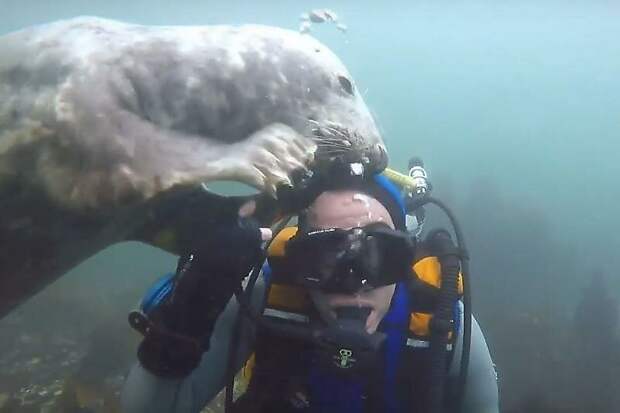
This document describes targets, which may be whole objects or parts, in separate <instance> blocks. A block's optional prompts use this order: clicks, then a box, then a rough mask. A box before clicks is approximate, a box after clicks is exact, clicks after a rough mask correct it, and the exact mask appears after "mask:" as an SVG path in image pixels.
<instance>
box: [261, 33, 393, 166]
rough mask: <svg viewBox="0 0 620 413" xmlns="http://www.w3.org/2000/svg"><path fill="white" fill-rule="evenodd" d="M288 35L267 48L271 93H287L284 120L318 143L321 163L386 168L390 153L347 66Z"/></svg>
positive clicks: (307, 39) (309, 40)
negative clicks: (283, 90) (335, 161)
mask: <svg viewBox="0 0 620 413" xmlns="http://www.w3.org/2000/svg"><path fill="white" fill-rule="evenodd" d="M269 31H270V32H272V33H274V34H275V33H276V32H277V30H276V32H274V29H273V28H270V30H269ZM254 32H255V33H256V32H257V31H256V30H254ZM283 33H287V34H286V35H282V33H279V35H278V37H277V39H278V40H277V41H276V38H275V37H273V38H272V40H271V41H268V42H267V41H265V42H264V43H263V44H262V48H263V56H264V59H265V60H267V62H272V64H273V65H272V67H271V70H270V71H269V72H266V73H265V78H264V81H265V82H267V84H271V85H273V86H274V89H273V90H272V93H273V92H275V91H276V90H277V89H278V88H286V89H287V91H286V93H278V92H275V96H278V97H279V98H285V101H282V102H281V105H282V106H281V108H282V111H283V112H282V121H283V122H284V123H286V124H289V125H295V129H297V130H299V131H300V132H301V133H302V134H303V135H305V136H311V137H312V138H313V139H314V140H315V142H316V143H317V145H318V150H317V154H316V161H317V162H318V163H319V164H320V163H322V162H329V161H331V160H333V159H334V158H337V157H343V158H345V159H346V160H347V161H350V162H352V161H362V162H363V163H365V164H367V165H368V166H369V167H370V169H371V170H374V171H380V170H382V169H384V168H385V167H386V166H387V152H386V149H385V145H384V143H383V140H382V137H381V134H380V133H379V130H378V128H377V126H376V124H375V120H374V119H373V117H372V115H371V113H370V111H369V109H368V107H367V106H366V103H365V102H364V99H363V97H362V95H361V94H360V92H359V90H358V89H357V87H356V85H355V82H354V80H353V78H352V76H351V75H350V73H349V72H348V70H347V69H346V67H345V66H344V64H343V63H342V61H341V60H340V59H339V58H338V57H337V56H336V55H335V54H334V53H333V52H332V51H331V50H330V49H329V48H327V47H326V46H325V45H323V44H322V43H320V42H319V41H318V40H316V39H314V38H313V37H311V36H309V35H303V34H302V35H300V34H297V33H288V32H284V31H283ZM268 66H269V65H268ZM268 96H274V95H268Z"/></svg>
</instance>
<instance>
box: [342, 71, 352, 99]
mask: <svg viewBox="0 0 620 413" xmlns="http://www.w3.org/2000/svg"><path fill="white" fill-rule="evenodd" d="M338 81H339V82H340V86H342V88H343V89H344V90H345V91H346V92H347V93H348V94H349V95H351V96H353V95H354V93H353V84H352V83H351V81H350V80H349V79H347V78H346V77H344V76H338Z"/></svg>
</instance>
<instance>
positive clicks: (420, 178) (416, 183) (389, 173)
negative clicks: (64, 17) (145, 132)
mask: <svg viewBox="0 0 620 413" xmlns="http://www.w3.org/2000/svg"><path fill="white" fill-rule="evenodd" d="M383 175H384V176H385V177H386V178H387V179H389V180H390V181H392V183H394V184H395V185H397V186H399V187H400V188H401V189H402V190H403V191H404V192H405V193H407V194H411V195H415V196H425V195H427V192H429V191H430V189H431V188H430V183H429V182H428V175H427V174H426V170H425V169H424V163H423V162H422V160H421V159H420V158H411V160H409V172H408V174H407V175H405V174H403V173H400V172H398V171H395V170H394V169H390V168H386V169H385V170H384V171H383Z"/></svg>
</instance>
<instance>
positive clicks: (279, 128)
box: [231, 123, 316, 196]
mask: <svg viewBox="0 0 620 413" xmlns="http://www.w3.org/2000/svg"><path fill="white" fill-rule="evenodd" d="M231 149H232V150H233V151H234V159H235V161H236V162H235V165H234V170H235V172H236V175H237V176H235V178H237V179H239V180H241V181H243V182H245V183H247V184H249V185H252V186H255V187H256V188H258V189H260V190H262V191H265V192H268V193H270V194H272V195H274V196H275V195H276V193H277V191H276V188H277V187H278V186H279V185H288V186H290V185H291V182H292V176H291V175H292V174H293V172H294V171H296V170H300V169H301V170H307V169H308V167H309V165H310V162H311V161H312V160H313V159H314V151H315V150H316V145H315V144H314V142H313V141H312V140H311V139H309V138H306V137H304V136H302V135H301V134H299V133H297V132H296V131H295V130H294V129H292V128H291V127H289V126H287V125H284V124H281V123H273V124H270V125H269V126H267V127H265V128H262V129H261V130H259V131H258V132H255V133H253V134H252V135H251V136H250V137H248V138H247V139H246V140H244V141H241V142H238V143H236V144H234V145H233V148H231ZM257 175H258V176H257ZM257 178H258V179H257Z"/></svg>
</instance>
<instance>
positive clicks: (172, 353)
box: [121, 175, 499, 413]
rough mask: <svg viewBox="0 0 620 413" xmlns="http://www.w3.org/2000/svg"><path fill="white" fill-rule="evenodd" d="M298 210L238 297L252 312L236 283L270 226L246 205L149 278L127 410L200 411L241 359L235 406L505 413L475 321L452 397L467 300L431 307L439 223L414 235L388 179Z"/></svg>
mask: <svg viewBox="0 0 620 413" xmlns="http://www.w3.org/2000/svg"><path fill="white" fill-rule="evenodd" d="M297 219H298V220H297V226H296V227H287V228H285V229H284V230H282V231H280V232H279V233H278V234H277V235H276V236H275V237H274V239H273V240H271V243H270V245H269V248H268V250H267V260H266V263H265V264H264V265H263V268H262V272H261V274H262V278H261V279H260V281H259V283H257V284H256V286H255V288H254V290H253V292H252V293H251V298H250V299H248V300H247V302H245V304H246V308H245V312H251V311H254V315H253V317H254V318H255V319H254V320H252V318H253V317H251V316H250V315H251V314H245V316H244V317H239V318H238V317H237V316H238V313H239V312H240V310H239V308H240V306H239V305H238V304H237V301H238V300H240V298H239V297H243V296H244V295H243V291H240V288H241V281H242V280H243V279H246V280H247V276H248V274H250V273H251V271H252V268H253V267H255V265H256V263H257V262H259V263H262V262H263V261H262V260H263V259H264V256H263V250H262V248H261V247H262V244H263V242H264V239H265V234H266V231H264V230H262V229H261V228H259V226H258V225H257V223H256V222H255V221H254V220H253V219H252V218H251V216H248V211H247V208H245V210H244V212H243V213H240V215H239V217H238V219H237V220H236V222H235V223H234V224H231V225H224V224H223V225H221V227H218V228H212V229H211V231H209V233H207V234H204V237H203V238H202V242H201V243H200V244H199V245H195V246H194V248H193V249H192V250H191V251H187V253H186V254H184V255H183V256H181V258H180V259H179V262H178V266H177V270H176V272H175V273H174V274H171V275H169V276H167V277H164V278H163V279H162V280H160V281H159V282H158V283H157V284H156V285H154V286H153V288H152V289H151V290H150V291H149V292H148V293H147V295H146V296H145V298H144V299H143V301H142V307H141V310H140V312H139V313H136V314H139V316H138V315H136V314H133V315H134V316H135V317H133V318H132V316H130V323H131V324H132V326H133V327H134V328H136V329H137V330H138V331H140V332H141V333H142V334H143V335H144V338H143V340H142V342H141V343H140V345H139V349H138V355H137V357H138V363H136V364H135V365H134V366H133V368H132V369H131V371H130V373H129V375H128V377H127V380H126V383H125V385H124V388H123V392H122V397H121V399H122V405H123V409H124V411H127V412H130V413H132V412H199V411H201V410H202V409H203V408H204V407H205V406H206V405H207V404H208V403H209V402H210V401H211V400H212V399H213V398H214V397H215V396H216V395H217V394H218V393H219V392H220V391H221V390H222V388H223V387H224V386H225V385H226V384H227V382H229V381H230V380H231V377H232V376H233V375H234V374H235V373H236V372H238V371H239V369H240V368H241V367H242V366H243V369H242V370H243V372H244V376H249V378H248V379H247V380H248V384H247V389H246V391H245V392H244V393H243V394H242V395H240V396H238V397H237V398H236V400H235V401H234V402H232V403H227V408H228V409H227V410H228V411H232V412H236V413H239V412H241V413H245V412H257V413H263V412H282V413H287V412H291V413H292V412H325V413H330V412H347V413H349V412H350V413H357V412H366V413H371V412H394V413H396V412H403V413H405V412H408V413H413V412H416V413H427V412H428V413H430V412H435V411H436V412H463V413H495V412H498V411H499V407H498V389H497V379H496V374H495V370H494V366H493V363H492V360H491V357H490V354H489V350H488V348H487V345H486V341H485V339H484V336H483V333H482V331H481V330H480V327H479V326H478V324H477V323H476V321H475V320H474V321H473V323H472V328H471V346H470V351H469V358H468V361H469V369H468V370H467V374H466V376H467V382H466V386H465V388H464V393H463V396H462V400H461V401H459V402H458V405H455V403H456V402H453V401H454V400H456V399H458V397H457V396H456V395H455V392H454V391H453V390H451V389H452V388H453V387H454V385H453V384H454V383H455V382H456V381H457V376H458V366H459V362H460V360H461V354H462V348H463V340H462V336H463V334H462V331H463V311H462V308H463V307H462V304H461V303H460V301H458V300H457V301H456V302H455V303H454V306H453V307H451V312H450V314H449V316H450V317H451V320H450V321H451V322H450V323H447V324H444V325H439V323H436V324H438V326H435V325H434V324H433V322H432V317H431V316H430V315H431V314H432V312H433V307H434V306H436V305H437V301H438V298H437V288H436V287H438V286H439V285H440V283H441V281H439V280H438V278H437V277H438V275H437V274H438V271H439V270H438V269H439V267H440V266H439V264H438V261H437V259H436V257H434V256H433V255H434V252H433V248H434V246H435V245H445V241H446V240H447V242H448V243H449V241H450V240H449V238H450V236H449V235H448V234H447V233H446V232H442V231H436V232H431V233H429V235H428V237H427V238H426V239H424V240H421V239H418V238H417V237H414V236H411V234H410V233H408V232H407V223H406V214H405V205H404V202H403V199H402V196H401V194H400V192H399V190H398V189H397V188H396V187H395V185H393V184H392V183H391V182H390V181H389V180H388V179H386V178H385V176H382V175H374V176H372V177H370V178H366V179H363V180H358V181H355V182H346V183H337V182H332V183H331V185H328V186H326V187H325V188H324V189H323V190H321V191H318V193H317V194H316V196H314V197H313V199H312V200H311V202H309V203H308V206H307V207H306V208H304V209H303V210H301V211H299V215H298V217H297ZM435 255H437V254H435ZM413 264H415V265H413ZM424 274H430V275H424ZM250 278H251V277H250ZM461 292H462V291H461ZM234 295H237V297H238V300H235V299H232V298H233V296H234ZM246 298H247V297H246ZM240 302H241V301H240ZM242 304H243V302H242ZM241 307H243V306H241ZM452 310H453V311H452ZM241 313H242V314H243V311H241ZM442 328H445V329H444V330H442ZM430 330H438V331H440V332H443V334H444V336H445V338H446V340H445V343H444V342H442V344H441V346H442V347H441V349H440V351H441V355H442V358H443V359H445V360H446V363H445V364H444V365H442V367H441V368H440V369H439V370H441V371H439V372H437V371H436V370H437V369H435V370H433V366H432V363H431V362H430V361H429V360H430V354H431V353H430V348H429V347H430V342H431V341H432V338H431V333H432V331H430ZM444 355H445V357H444ZM231 365H232V368H231ZM437 373H438V374H439V377H441V378H442V379H441V380H442V381H441V388H440V389H439V390H440V392H439V394H440V398H441V399H442V403H441V404H442V405H441V406H440V408H439V409H438V408H437V406H435V407H431V406H430V405H429V403H431V402H430V398H429V397H428V395H429V394H430V393H433V392H434V393H437V390H438V389H437V388H434V387H433V386H432V385H431V384H429V383H432V379H431V376H433V375H434V374H435V375H436V374H437ZM444 378H445V380H444ZM231 399H232V395H228V394H227V402H230V400H231Z"/></svg>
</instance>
